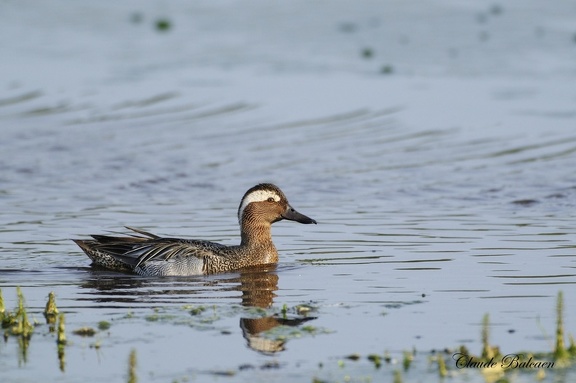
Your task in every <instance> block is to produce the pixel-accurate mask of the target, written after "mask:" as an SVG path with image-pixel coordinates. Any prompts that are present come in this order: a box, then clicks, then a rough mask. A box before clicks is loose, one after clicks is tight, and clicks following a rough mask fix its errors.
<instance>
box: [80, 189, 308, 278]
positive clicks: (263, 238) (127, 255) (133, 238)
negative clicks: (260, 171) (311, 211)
mask: <svg viewBox="0 0 576 383" xmlns="http://www.w3.org/2000/svg"><path fill="white" fill-rule="evenodd" d="M282 219H287V220H291V221H296V222H300V223H305V224H309V223H316V221H315V220H313V219H312V218H309V217H307V216H305V215H303V214H300V213H298V212H297V211H296V210H294V209H293V208H292V206H290V204H289V203H288V200H287V199H286V196H285V195H284V193H283V192H282V190H280V188H278V187H277V186H275V185H272V184H259V185H256V186H254V187H252V188H250V189H249V190H248V191H247V192H246V193H245V194H244V197H242V201H241V202H240V207H239V208H238V221H239V223H240V233H241V238H242V240H241V242H240V245H236V246H225V245H222V244H219V243H214V242H210V241H201V240H192V239H179V238H162V237H159V236H157V235H154V234H150V233H147V232H145V231H142V230H138V229H133V228H130V227H127V229H129V230H131V231H133V232H134V234H130V236H128V237H113V236H108V235H92V238H93V239H91V240H79V239H75V240H74V242H76V244H77V245H78V246H80V248H81V249H82V250H83V251H84V252H85V253H86V255H88V257H89V258H90V259H91V260H92V262H93V265H95V266H101V267H104V268H107V269H112V270H122V271H133V272H135V273H137V274H140V275H144V276H187V275H202V274H214V273H221V272H227V271H232V270H238V269H242V268H245V267H249V266H255V265H264V264H274V263H277V262H278V252H277V251H276V247H275V246H274V243H273V242H272V235H271V232H270V229H271V226H272V224H273V223H274V222H278V221H280V220H282Z"/></svg>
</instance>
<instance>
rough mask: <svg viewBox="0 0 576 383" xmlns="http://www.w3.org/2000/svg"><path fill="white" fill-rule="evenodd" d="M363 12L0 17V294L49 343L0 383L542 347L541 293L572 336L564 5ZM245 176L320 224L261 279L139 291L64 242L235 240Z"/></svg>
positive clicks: (20, 355)
mask: <svg viewBox="0 0 576 383" xmlns="http://www.w3.org/2000/svg"><path fill="white" fill-rule="evenodd" d="M384 3H387V6H383V5H382V4H380V3H377V2H370V1H364V2H362V4H363V6H362V7H359V6H355V7H352V6H351V5H350V4H347V3H346V2H335V3H334V6H333V8H331V9H330V12H324V11H325V8H324V6H321V5H320V4H313V5H310V4H296V3H294V4H292V5H288V4H284V5H274V6H272V5H269V4H268V3H265V2H260V1H250V2H247V3H246V4H244V5H240V3H237V2H234V1H229V2H226V3H224V4H220V5H215V4H213V3H211V2H196V3H194V4H188V3H187V2H180V1H178V2H172V3H167V2H162V1H157V2H154V3H153V4H152V3H151V4H148V5H145V6H143V5H141V4H139V3H137V2H126V3H124V4H113V3H109V4H104V3H102V4H100V5H94V4H89V3H87V2H86V3H82V2H80V3H78V4H74V5H70V4H68V3H66V4H64V3H62V4H60V5H61V7H60V9H59V10H60V11H61V12H57V11H56V10H55V9H52V8H50V9H48V8H47V7H48V6H47V5H39V4H37V5H38V7H26V6H24V5H22V3H20V2H5V3H4V4H3V5H2V6H1V8H4V10H3V11H2V12H0V19H1V22H0V24H3V26H2V27H1V28H2V30H3V33H0V35H1V37H0V39H1V40H0V42H1V43H2V45H3V46H4V47H5V50H6V52H7V53H8V54H6V55H3V56H4V57H3V59H2V60H3V61H4V64H6V65H5V67H6V69H5V70H3V74H0V125H1V128H0V129H1V133H2V138H1V140H0V169H1V170H0V205H1V210H2V212H1V214H0V222H1V224H0V239H1V242H0V249H1V262H0V288H1V289H2V294H3V296H4V301H5V304H6V306H7V308H9V309H11V308H12V307H15V306H16V302H17V300H16V286H20V287H21V288H22V291H23V294H24V296H25V298H26V305H27V307H28V311H29V315H30V316H31V317H32V319H35V320H37V321H38V322H43V321H44V318H43V317H42V310H43V308H44V305H45V304H46V299H47V295H48V293H49V292H50V291H54V292H55V293H56V302H57V305H58V308H59V309H60V311H61V312H63V313H65V316H66V328H67V330H68V340H69V342H68V345H67V346H66V348H65V350H66V355H65V360H64V361H62V358H61V360H60V361H59V360H58V356H57V351H56V349H57V348H56V344H55V337H54V335H53V334H50V333H49V332H48V329H47V328H46V326H45V325H43V326H38V327H37V329H36V331H35V334H34V335H33V337H32V339H31V342H30V345H29V347H28V348H27V350H26V352H23V351H22V346H21V345H18V341H17V340H16V339H15V338H13V337H10V338H7V340H6V341H5V342H4V343H2V344H1V345H0V370H1V371H2V372H1V373H0V374H2V375H1V376H2V381H4V377H6V379H7V381H10V382H36V381H38V379H46V380H47V381H61V382H77V381H80V380H84V379H86V377H89V379H90V380H91V381H104V380H107V381H124V380H126V377H127V374H128V372H127V371H128V355H129V353H130V351H131V350H136V355H137V361H138V365H137V373H138V378H139V381H142V382H146V381H151V382H167V381H246V382H248V381H250V382H254V381H262V382H272V381H277V382H294V381H300V382H310V381H312V379H313V378H315V377H316V378H318V379H320V380H321V381H350V380H352V381H366V379H371V381H392V377H393V373H394V371H395V370H398V369H400V366H399V365H394V364H392V365H388V366H385V367H383V368H381V369H376V368H374V366H373V364H372V363H370V362H369V361H368V360H367V359H366V358H364V357H365V356H366V355H369V354H384V353H385V352H387V353H389V354H390V355H391V356H392V358H393V359H394V360H401V358H402V353H403V351H407V350H412V349H415V350H417V351H418V352H421V353H424V354H425V353H428V352H429V351H430V350H438V349H445V348H448V349H455V348H456V347H458V346H460V345H465V346H466V347H467V348H468V349H470V350H472V351H473V352H475V353H480V350H481V339H480V328H481V323H482V318H483V316H484V315H485V314H489V316H490V323H491V326H490V330H491V341H492V343H493V344H495V345H498V346H499V347H500V349H501V350H502V351H503V353H515V352H519V351H522V350H531V351H539V352H547V351H550V350H551V349H552V347H553V342H554V340H553V337H554V334H555V331H556V313H555V305H556V296H557V294H558V292H560V291H562V292H563V294H564V300H565V303H566V311H565V329H566V331H567V332H571V333H572V334H574V332H575V331H576V314H574V303H575V302H576V291H575V284H576V245H575V243H576V234H575V233H576V230H575V217H576V214H575V207H576V172H575V169H576V129H575V127H576V87H574V84H575V80H576V67H575V66H574V63H575V62H576V57H575V56H576V44H574V40H573V39H574V33H575V32H576V25H574V22H573V20H574V19H576V18H575V17H574V16H576V14H575V12H576V10H575V9H574V7H572V6H569V5H568V2H565V3H563V2H558V3H556V4H554V5H549V6H548V8H546V9H544V10H541V9H539V8H538V7H540V6H542V7H544V5H540V4H539V3H537V2H530V3H534V4H532V6H528V5H525V2H512V3H511V4H510V5H509V7H506V8H501V7H494V6H493V5H492V4H490V3H482V2H480V3H478V4H476V5H474V6H473V5H468V6H461V5H456V4H452V2H449V1H444V2H441V4H439V5H436V6H432V5H426V6H424V4H420V5H421V6H423V8H422V7H418V8H413V7H412V6H410V5H400V4H395V3H392V2H384ZM355 4H356V3H355ZM43 7H46V9H43ZM143 7H144V8H143ZM306 7H308V8H306ZM320 15H321V16H320ZM158 19H163V20H164V19H167V20H169V21H170V24H169V28H168V30H167V31H164V32H163V31H159V30H156V29H155V27H154V25H155V21H156V20H158ZM289 20H291V21H289ZM526 20H534V21H530V22H526ZM24 21H25V22H24ZM410 25H413V26H414V28H409V27H407V26H410ZM425 25H428V26H429V27H430V28H431V29H430V30H431V31H435V32H434V33H432V32H429V31H428V30H427V29H426V28H425ZM446 25H450V26H453V28H454V32H451V31H448V30H446V27H445V26H446ZM507 26H509V29H507V28H508V27H507ZM515 26H517V28H516V27H515ZM456 31H457V32H456ZM429 34H430V36H429ZM16 36H19V38H18V39H16ZM427 41H429V43H427ZM511 47H512V48H511ZM3 49H4V48H3ZM385 67H386V68H388V69H386V70H384V69H383V68H385ZM389 72H392V73H389ZM258 182H274V183H276V184H278V185H279V186H280V187H281V188H282V189H283V190H284V192H285V193H286V194H287V196H288V199H289V200H290V202H291V203H292V205H293V206H294V207H295V208H296V209H298V210H299V211H300V212H302V213H304V214H306V215H308V216H310V217H312V218H314V219H316V220H317V221H318V225H315V226H310V225H299V224H297V223H294V222H287V221H282V222H279V223H277V224H275V225H274V228H273V236H274V240H275V244H276V247H277V248H278V249H279V252H280V263H279V264H278V266H277V267H275V268H266V269H255V270H248V271H246V272H242V273H240V272H237V273H229V274H224V275H214V276H208V277H190V278H167V279H156V278H143V277H139V276H133V275H125V274H121V273H114V272H106V271H102V270H94V269H92V268H91V267H90V262H89V260H88V259H87V258H86V256H85V255H83V254H82V253H81V251H80V249H79V248H77V247H76V245H75V244H74V243H73V242H72V241H70V239H71V238H82V237H85V236H87V235H89V234H95V233H102V232H106V231H113V232H122V231H123V230H124V229H123V226H124V225H128V226H132V227H137V228H141V229H143V230H147V231H151V232H153V233H156V234H159V235H166V236H181V237H186V238H198V239H207V240H212V241H217V242H221V243H224V244H235V243H237V242H238V241H239V233H238V227H237V219H236V216H235V215H236V211H237V207H238V203H239V201H240V198H241V196H242V195H243V193H244V192H245V191H246V190H247V189H248V188H249V187H251V186H253V185H254V184H256V183H258ZM100 321H107V322H109V323H110V324H111V326H110V328H109V329H107V330H99V331H98V332H97V333H96V335H95V336H93V337H80V336H78V335H74V334H72V331H73V330H75V329H78V328H81V327H83V326H89V327H93V328H97V326H98V323H99V322H100ZM355 353H357V354H359V355H361V356H362V359H361V360H360V361H357V362H355V361H351V360H347V359H345V358H346V356H348V355H351V354H355ZM447 358H450V356H449V355H448V356H447ZM342 360H346V361H345V362H342ZM449 367H453V366H449ZM430 369H433V367H430V366H429V365H428V362H427V360H426V358H425V357H422V358H419V359H417V360H416V361H415V368H413V369H411V370H409V371H408V372H405V373H404V379H405V381H422V380H427V381H428V378H430V376H428V377H426V375H425V373H424V375H423V373H422V371H424V372H426V371H429V370H430ZM458 373H459V374H461V375H457V376H456V380H460V379H467V380H469V381H483V380H484V378H483V377H482V376H481V375H480V374H475V372H474V371H459V372H458ZM546 374H547V375H546V377H545V379H547V380H548V381H570V379H573V378H574V371H573V369H571V370H568V371H562V372H561V373H558V374H554V372H548V371H547V372H546ZM431 376H432V377H433V379H435V377H436V374H435V373H434V374H432V375H431ZM346 377H348V378H346ZM571 377H572V378H571ZM346 379H348V380H346ZM363 379H364V380H363ZM515 379H517V381H533V380H534V379H535V378H534V375H533V374H532V375H531V374H527V375H519V376H516V377H515ZM566 379H567V380H566Z"/></svg>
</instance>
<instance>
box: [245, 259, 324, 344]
mask: <svg viewBox="0 0 576 383" xmlns="http://www.w3.org/2000/svg"><path fill="white" fill-rule="evenodd" d="M238 282H239V290H241V291H242V305H244V306H247V307H259V308H263V309H266V308H269V307H272V305H273V303H274V297H276V295H275V294H274V291H276V290H278V274H277V273H276V266H269V267H268V268H262V267H259V268H252V269H246V270H243V271H242V272H241V273H240V277H239V278H238ZM312 319H316V318H315V317H294V318H288V317H287V316H286V315H283V316H282V317H280V316H279V315H278V314H275V315H271V316H266V317H262V318H240V328H241V329H242V334H243V336H244V339H246V342H247V344H248V347H250V348H251V349H253V350H255V351H258V352H261V353H264V354H275V353H277V352H280V351H284V345H285V343H286V340H285V339H270V338H267V337H265V336H264V334H265V333H266V332H268V331H270V330H272V329H274V328H275V327H278V326H289V327H297V326H299V325H300V324H302V323H304V322H307V321H309V320H312Z"/></svg>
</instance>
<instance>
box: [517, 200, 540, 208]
mask: <svg viewBox="0 0 576 383" xmlns="http://www.w3.org/2000/svg"><path fill="white" fill-rule="evenodd" d="M512 203H513V204H514V205H519V206H525V207H529V206H533V205H536V204H537V203H540V201H538V200H536V199H517V200H515V201H512Z"/></svg>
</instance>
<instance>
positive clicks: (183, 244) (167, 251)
mask: <svg viewBox="0 0 576 383" xmlns="http://www.w3.org/2000/svg"><path fill="white" fill-rule="evenodd" d="M225 247H226V246H224V245H221V244H219V243H214V242H207V241H195V240H185V239H178V238H158V239H154V240H150V241H146V242H143V243H139V244H132V247H131V249H130V250H128V251H126V252H124V253H123V254H117V255H116V256H117V257H118V258H119V259H120V260H122V261H123V262H126V263H129V264H130V265H133V267H134V268H136V267H138V266H140V265H143V264H145V263H146V262H149V261H158V260H163V261H167V260H169V259H171V258H179V257H196V258H200V259H202V258H205V257H209V256H213V255H214V251H215V250H218V249H222V248H225Z"/></svg>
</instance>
